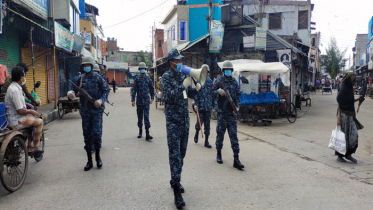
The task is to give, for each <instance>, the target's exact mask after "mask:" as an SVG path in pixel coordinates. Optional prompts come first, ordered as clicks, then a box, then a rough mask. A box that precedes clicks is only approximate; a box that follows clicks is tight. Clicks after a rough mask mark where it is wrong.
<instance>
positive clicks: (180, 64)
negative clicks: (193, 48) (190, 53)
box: [172, 62, 183, 72]
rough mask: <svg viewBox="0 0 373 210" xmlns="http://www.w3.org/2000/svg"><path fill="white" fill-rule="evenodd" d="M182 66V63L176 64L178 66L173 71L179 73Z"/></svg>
mask: <svg viewBox="0 0 373 210" xmlns="http://www.w3.org/2000/svg"><path fill="white" fill-rule="evenodd" d="M172 63H173V64H176V63H174V62H172ZM182 66H183V63H178V64H176V69H175V71H176V72H181V67H182Z"/></svg>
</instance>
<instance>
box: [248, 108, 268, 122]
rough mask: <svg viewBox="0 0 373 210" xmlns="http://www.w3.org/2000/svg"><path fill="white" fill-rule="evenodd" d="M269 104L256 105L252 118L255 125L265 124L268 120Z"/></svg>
mask: <svg viewBox="0 0 373 210" xmlns="http://www.w3.org/2000/svg"><path fill="white" fill-rule="evenodd" d="M268 116H269V112H268V106H266V105H259V106H255V107H254V109H253V112H252V120H253V123H254V125H256V126H263V125H265V124H266V123H267V121H268Z"/></svg>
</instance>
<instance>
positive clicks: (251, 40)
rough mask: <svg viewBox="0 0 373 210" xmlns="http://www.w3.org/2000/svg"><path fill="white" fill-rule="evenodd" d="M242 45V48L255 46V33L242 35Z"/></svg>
mask: <svg viewBox="0 0 373 210" xmlns="http://www.w3.org/2000/svg"><path fill="white" fill-rule="evenodd" d="M243 47H244V48H251V47H255V35H253V36H244V37H243Z"/></svg>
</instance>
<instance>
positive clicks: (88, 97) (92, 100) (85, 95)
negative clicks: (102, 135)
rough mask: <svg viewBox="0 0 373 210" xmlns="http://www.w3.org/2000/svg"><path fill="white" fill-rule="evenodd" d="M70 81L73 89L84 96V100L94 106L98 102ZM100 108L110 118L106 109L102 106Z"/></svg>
mask: <svg viewBox="0 0 373 210" xmlns="http://www.w3.org/2000/svg"><path fill="white" fill-rule="evenodd" d="M69 81H70V82H71V84H72V86H73V88H75V89H77V90H78V91H79V93H80V94H81V95H83V96H84V98H85V99H86V100H88V101H89V102H91V103H92V104H95V101H96V100H95V99H94V98H92V96H90V95H89V94H88V93H87V91H85V90H83V89H81V88H80V87H78V86H77V85H76V84H74V83H73V81H71V80H69ZM103 103H105V101H103ZM99 108H100V109H101V110H102V112H104V114H106V116H109V114H110V113H106V112H105V108H104V107H103V106H102V105H101V106H100V107H99Z"/></svg>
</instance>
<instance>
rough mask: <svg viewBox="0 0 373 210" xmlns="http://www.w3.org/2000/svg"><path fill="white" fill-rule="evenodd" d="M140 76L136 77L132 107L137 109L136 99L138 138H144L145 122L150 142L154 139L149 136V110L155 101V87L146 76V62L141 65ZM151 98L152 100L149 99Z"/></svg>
mask: <svg viewBox="0 0 373 210" xmlns="http://www.w3.org/2000/svg"><path fill="white" fill-rule="evenodd" d="M139 70H140V76H136V78H135V81H134V83H133V88H132V92H131V102H132V106H133V107H135V99H137V100H136V106H137V119H138V121H137V126H138V127H139V135H138V136H137V138H141V137H142V126H143V120H144V121H145V130H146V137H145V140H147V141H150V140H152V139H153V137H152V136H150V134H149V129H150V121H149V109H150V104H152V103H153V101H154V87H153V85H152V80H151V79H150V77H149V76H146V65H145V63H144V62H141V63H140V64H139ZM136 95H137V97H136ZM149 95H150V97H151V100H150V98H149Z"/></svg>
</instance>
